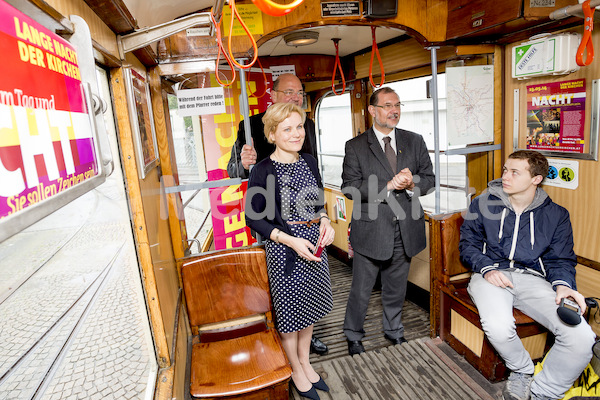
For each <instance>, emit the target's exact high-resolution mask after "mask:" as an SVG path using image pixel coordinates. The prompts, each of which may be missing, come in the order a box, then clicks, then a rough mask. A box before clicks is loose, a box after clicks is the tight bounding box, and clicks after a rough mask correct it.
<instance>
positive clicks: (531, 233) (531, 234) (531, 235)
mask: <svg viewBox="0 0 600 400" xmlns="http://www.w3.org/2000/svg"><path fill="white" fill-rule="evenodd" d="M534 231H535V226H534V223H533V211H530V212H529V240H530V241H531V250H533V244H534V243H535V234H534Z"/></svg>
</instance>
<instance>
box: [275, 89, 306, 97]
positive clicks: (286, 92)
mask: <svg viewBox="0 0 600 400" xmlns="http://www.w3.org/2000/svg"><path fill="white" fill-rule="evenodd" d="M276 92H279V93H283V94H284V95H286V96H287V97H292V96H294V95H297V96H298V97H304V91H303V90H299V91H297V92H296V91H294V90H293V89H287V90H276Z"/></svg>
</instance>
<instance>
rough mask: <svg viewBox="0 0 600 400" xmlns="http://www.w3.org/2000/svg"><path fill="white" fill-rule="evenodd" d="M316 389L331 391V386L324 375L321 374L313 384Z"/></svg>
mask: <svg viewBox="0 0 600 400" xmlns="http://www.w3.org/2000/svg"><path fill="white" fill-rule="evenodd" d="M312 385H313V387H314V388H315V389H318V390H322V391H324V392H329V386H327V384H326V383H325V381H324V380H323V377H322V376H321V375H319V381H318V382H315V383H313V384H312Z"/></svg>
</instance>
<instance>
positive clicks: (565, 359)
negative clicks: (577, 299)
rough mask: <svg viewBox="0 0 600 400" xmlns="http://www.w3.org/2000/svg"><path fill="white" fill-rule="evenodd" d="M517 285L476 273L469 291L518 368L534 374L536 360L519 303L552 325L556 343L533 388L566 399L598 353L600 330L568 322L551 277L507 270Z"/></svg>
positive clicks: (487, 328) (493, 339)
mask: <svg viewBox="0 0 600 400" xmlns="http://www.w3.org/2000/svg"><path fill="white" fill-rule="evenodd" d="M502 272H503V273H504V275H506V277H507V278H508V279H510V281H511V282H512V283H513V286H514V288H505V289H503V288H500V287H497V286H494V285H492V284H491V283H489V282H488V281H486V280H485V278H484V277H483V276H482V275H481V274H477V273H474V274H473V275H472V276H471V281H470V282H469V287H468V291H469V295H470V296H471V298H472V299H473V302H474V303H475V305H476V306H477V309H478V311H479V316H480V319H481V326H482V327H483V330H484V332H485V334H486V335H487V337H488V339H489V341H490V343H491V344H492V346H494V348H495V349H496V351H497V352H498V354H500V356H501V357H502V358H503V359H504V362H505V363H506V367H507V368H508V369H510V370H511V371H514V372H520V373H525V374H532V373H533V369H534V365H533V362H532V361H531V357H530V356H529V353H528V352H527V351H526V350H525V348H524V347H523V343H522V342H521V340H520V339H519V337H518V336H517V330H516V325H515V319H514V317H513V312H512V309H513V306H514V307H515V308H517V309H518V310H521V311H522V312H523V313H525V314H527V315H528V316H529V317H531V318H532V319H534V320H535V321H537V322H538V323H539V324H541V325H543V326H544V327H546V328H547V329H548V330H549V331H550V332H551V333H552V334H554V336H555V342H554V345H553V346H552V348H551V349H550V351H549V352H548V354H547V355H546V358H545V361H544V368H543V370H542V371H541V372H540V373H539V374H537V375H536V376H535V378H534V380H533V382H532V384H531V391H532V392H534V393H536V394H538V395H544V396H548V397H550V398H553V399H560V398H562V397H563V395H564V393H565V392H566V391H567V390H568V389H569V388H570V387H571V385H572V384H573V382H574V381H575V379H577V377H578V376H579V375H580V374H581V372H582V371H583V369H584V368H585V366H586V365H587V364H588V363H589V362H590V360H591V358H592V345H593V344H594V339H595V334H594V332H593V331H592V329H591V328H590V326H589V325H588V324H587V322H586V321H583V319H582V322H581V323H580V324H579V325H576V326H569V325H566V324H565V323H563V322H562V321H561V320H560V318H559V317H558V314H557V313H556V309H557V307H558V306H557V305H556V302H555V298H556V292H555V291H554V289H552V285H550V283H549V282H548V281H546V280H545V279H543V278H541V277H539V276H535V275H531V274H526V273H519V272H508V271H502Z"/></svg>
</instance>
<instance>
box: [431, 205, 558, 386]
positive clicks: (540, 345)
mask: <svg viewBox="0 0 600 400" xmlns="http://www.w3.org/2000/svg"><path fill="white" fill-rule="evenodd" d="M462 223H463V217H462V215H461V214H460V213H454V214H445V215H438V216H432V217H430V219H429V238H430V243H429V245H430V254H431V261H430V268H431V293H430V296H431V297H430V300H431V304H430V307H431V314H430V316H431V336H432V337H435V336H439V337H440V338H441V339H442V340H444V341H445V342H447V343H448V344H449V345H450V347H452V348H453V349H454V350H455V351H457V352H458V353H459V354H461V355H463V356H464V357H465V359H466V360H467V361H468V362H469V363H470V364H471V365H473V366H474V367H475V368H476V369H477V370H479V371H480V372H481V373H482V375H483V376H485V377H486V378H487V379H488V380H490V381H492V382H496V381H499V380H502V379H504V378H505V377H506V376H507V374H508V372H509V371H508V370H507V369H506V367H505V365H504V361H503V360H502V358H501V357H500V356H499V355H498V353H496V351H495V350H494V348H493V347H492V345H491V344H490V342H489V341H488V339H487V338H486V337H485V334H484V333H483V330H482V328H481V323H480V321H479V313H478V312H477V307H475V304H473V301H472V300H471V297H470V296H469V294H468V293H467V285H468V283H469V278H470V275H471V272H470V269H468V268H466V267H465V266H464V265H463V264H462V263H461V262H460V258H459V251H458V243H459V240H460V226H461V225H462ZM514 317H515V320H516V324H517V334H518V335H519V337H520V338H521V341H522V342H523V344H524V345H525V348H526V349H527V351H528V352H529V354H530V355H531V358H532V359H533V360H534V361H535V360H539V359H541V358H542V357H543V356H544V354H545V352H546V351H547V349H548V348H549V343H547V341H548V336H549V335H548V331H547V330H546V329H545V328H544V327H543V326H541V325H539V324H538V323H537V322H535V321H534V320H532V319H531V318H529V317H528V316H527V315H525V314H523V313H522V312H521V311H519V310H516V309H515V310H514Z"/></svg>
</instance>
